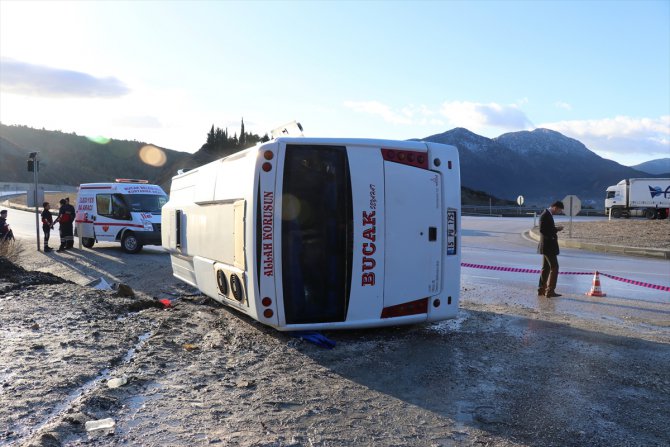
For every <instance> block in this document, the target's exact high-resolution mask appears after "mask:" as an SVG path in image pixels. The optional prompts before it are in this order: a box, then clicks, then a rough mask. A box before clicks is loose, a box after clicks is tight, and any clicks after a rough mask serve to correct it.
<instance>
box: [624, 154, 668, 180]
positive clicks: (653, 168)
mask: <svg viewBox="0 0 670 447" xmlns="http://www.w3.org/2000/svg"><path fill="white" fill-rule="evenodd" d="M631 168H633V169H637V170H638V171H642V172H646V173H647V174H652V175H664V176H665V177H670V158H658V159H656V160H650V161H645V162H644V163H640V164H639V165H635V166H631Z"/></svg>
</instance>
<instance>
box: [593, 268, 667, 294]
mask: <svg viewBox="0 0 670 447" xmlns="http://www.w3.org/2000/svg"><path fill="white" fill-rule="evenodd" d="M600 274H601V275H603V276H607V277H608V278H610V279H613V280H615V281H621V282H625V283H627V284H633V285H635V286H640V287H648V288H650V289H656V290H662V291H664V292H670V287H668V286H659V285H658V284H650V283H648V282H642V281H633V280H632V279H626V278H622V277H620V276H614V275H608V274H607V273H602V272H601V273H600Z"/></svg>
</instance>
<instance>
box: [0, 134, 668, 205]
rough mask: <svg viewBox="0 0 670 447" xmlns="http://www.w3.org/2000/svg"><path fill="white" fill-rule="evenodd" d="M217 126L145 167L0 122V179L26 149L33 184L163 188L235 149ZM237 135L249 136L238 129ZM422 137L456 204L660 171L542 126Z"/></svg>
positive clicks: (12, 174)
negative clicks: (32, 160) (191, 146)
mask: <svg viewBox="0 0 670 447" xmlns="http://www.w3.org/2000/svg"><path fill="white" fill-rule="evenodd" d="M219 131H222V130H221V129H214V127H213V126H212V131H211V132H210V133H212V135H208V138H207V143H205V144H203V146H202V147H201V148H200V150H199V151H198V152H196V153H195V154H189V153H186V152H178V151H174V150H170V149H165V148H159V149H160V150H161V151H162V152H163V154H164V155H165V163H164V164H163V165H162V166H151V165H148V164H145V163H143V162H142V161H141V159H140V157H139V152H140V149H141V148H142V147H144V146H145V145H146V144H145V143H143V142H139V141H125V140H110V141H109V142H107V143H106V144H98V143H95V142H93V141H91V140H89V139H87V138H86V137H83V136H79V135H76V134H74V133H70V134H67V133H63V132H60V131H49V130H43V129H42V130H40V129H32V128H29V127H26V126H7V125H3V124H0V160H2V162H1V163H0V181H4V182H26V183H28V182H32V180H33V177H32V173H30V172H27V169H26V160H27V158H28V154H29V153H30V152H32V151H39V152H40V177H39V179H40V182H41V183H49V184H64V185H79V184H80V183H86V182H99V181H113V179H115V178H141V179H146V180H149V181H150V182H152V183H157V184H159V185H161V186H162V187H163V188H164V189H165V190H166V191H168V190H169V188H170V182H171V179H172V176H173V175H175V174H176V172H177V170H178V169H191V168H194V167H197V166H200V165H203V164H205V163H208V162H210V161H213V160H216V159H218V158H221V157H223V156H226V155H230V154H231V153H233V152H235V151H236V150H238V149H237V148H238V147H239V145H238V144H237V140H236V137H232V138H231V137H230V136H229V135H227V132H224V134H223V136H222V137H223V141H224V142H228V143H230V144H233V145H236V144H237V146H236V147H227V146H225V145H224V146H220V145H219V146H217V145H216V144H210V143H211V142H210V136H213V137H214V140H216V136H217V134H218V132H219ZM242 134H244V135H246V136H247V137H249V136H250V134H249V135H247V134H246V133H244V132H243V128H242V131H241V133H240V135H242ZM422 140H425V141H433V142H437V143H444V144H451V145H453V146H456V147H457V148H458V151H459V155H460V164H461V184H462V186H463V189H462V194H463V201H464V203H473V202H474V203H484V204H488V203H489V196H493V197H494V198H493V202H494V204H502V203H504V202H505V201H512V202H509V203H510V204H512V203H514V202H513V201H514V200H515V199H516V197H517V196H519V195H522V196H524V198H525V203H526V205H528V206H532V205H539V206H544V205H547V204H548V203H550V202H551V201H553V200H557V199H562V198H563V197H565V196H566V195H568V194H575V195H577V196H578V197H579V198H580V199H581V200H582V202H583V203H584V204H587V203H589V201H592V203H591V204H592V205H594V206H595V207H602V203H603V199H604V195H605V189H606V188H607V187H608V186H610V185H615V184H617V183H618V182H619V181H620V180H622V179H624V178H631V177H660V176H661V175H655V174H650V173H648V172H643V171H641V170H638V169H634V168H631V167H627V166H623V165H620V164H618V163H616V162H614V161H611V160H606V159H604V158H602V157H600V156H598V155H596V154H595V153H593V152H592V151H590V150H589V149H588V148H587V147H586V146H584V145H583V144H582V143H581V142H579V141H577V140H575V139H572V138H568V137H566V136H565V135H562V134H560V133H558V132H555V131H552V130H548V129H536V130H533V131H523V132H512V133H506V134H504V135H500V136H499V137H497V138H487V137H483V136H481V135H477V134H475V133H473V132H471V131H469V130H467V129H464V128H455V129H452V130H449V131H447V132H444V133H441V134H436V135H431V136H429V137H426V138H423V139H422ZM249 143H250V144H251V143H253V142H252V141H250V142H249ZM663 160H668V159H663ZM666 163H667V162H666ZM666 172H667V171H666ZM666 176H667V174H666ZM497 198H500V199H497Z"/></svg>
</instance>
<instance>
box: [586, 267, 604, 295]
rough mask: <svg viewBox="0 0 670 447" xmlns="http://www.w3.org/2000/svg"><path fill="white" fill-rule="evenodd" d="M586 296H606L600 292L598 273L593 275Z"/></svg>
mask: <svg viewBox="0 0 670 447" xmlns="http://www.w3.org/2000/svg"><path fill="white" fill-rule="evenodd" d="M586 294H587V295H588V296H606V294H604V293H603V291H602V290H600V273H598V271H596V274H595V275H593V285H592V286H591V290H589V291H588V292H586Z"/></svg>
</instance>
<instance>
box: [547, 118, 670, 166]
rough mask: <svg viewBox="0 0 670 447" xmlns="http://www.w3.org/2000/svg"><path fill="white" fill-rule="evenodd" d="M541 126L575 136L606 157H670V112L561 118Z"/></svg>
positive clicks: (649, 158)
mask: <svg viewBox="0 0 670 447" xmlns="http://www.w3.org/2000/svg"><path fill="white" fill-rule="evenodd" d="M538 127H544V128H547V129H552V130H555V131H557V132H560V133H562V134H564V135H567V136H569V137H571V138H575V139H577V140H579V141H581V142H582V143H584V145H586V147H588V148H589V149H591V150H592V151H594V152H598V153H599V154H600V155H601V156H604V157H606V158H611V159H616V158H619V157H620V156H621V155H627V156H630V155H638V156H645V157H646V159H648V160H651V159H654V158H664V157H668V156H670V115H666V116H661V117H659V118H632V117H628V116H617V117H615V118H605V119H600V120H582V121H577V120H574V121H560V122H555V123H544V124H541V125H539V126H538Z"/></svg>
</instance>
